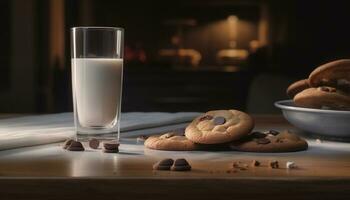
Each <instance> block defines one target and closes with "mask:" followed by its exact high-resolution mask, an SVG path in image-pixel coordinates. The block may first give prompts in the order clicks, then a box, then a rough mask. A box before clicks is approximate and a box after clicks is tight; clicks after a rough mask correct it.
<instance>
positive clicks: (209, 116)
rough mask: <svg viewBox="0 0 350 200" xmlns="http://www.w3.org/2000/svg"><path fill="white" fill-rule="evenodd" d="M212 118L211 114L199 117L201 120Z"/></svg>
mask: <svg viewBox="0 0 350 200" xmlns="http://www.w3.org/2000/svg"><path fill="white" fill-rule="evenodd" d="M211 119H213V116H211V115H205V116H203V117H201V118H199V121H204V120H211Z"/></svg>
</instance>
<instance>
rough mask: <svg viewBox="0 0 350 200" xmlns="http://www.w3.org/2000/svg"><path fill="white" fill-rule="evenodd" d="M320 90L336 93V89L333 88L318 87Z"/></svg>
mask: <svg viewBox="0 0 350 200" xmlns="http://www.w3.org/2000/svg"><path fill="white" fill-rule="evenodd" d="M320 89H321V90H322V91H324V92H336V91H337V89H335V88H333V87H325V86H322V87H320Z"/></svg>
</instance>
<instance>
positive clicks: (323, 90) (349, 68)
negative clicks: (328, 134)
mask: <svg viewBox="0 0 350 200" xmlns="http://www.w3.org/2000/svg"><path fill="white" fill-rule="evenodd" d="M287 95H288V96H289V97H291V98H293V101H294V104H295V105H297V106H300V107H306V108H317V109H331V110H350V59H342V60H336V61H333V62H330V63H326V64H324V65H321V66H319V67H317V68H316V69H315V70H314V71H312V72H311V74H310V75H309V78H308V79H304V80H300V81H297V82H295V83H293V84H291V85H290V86H289V87H288V89H287Z"/></svg>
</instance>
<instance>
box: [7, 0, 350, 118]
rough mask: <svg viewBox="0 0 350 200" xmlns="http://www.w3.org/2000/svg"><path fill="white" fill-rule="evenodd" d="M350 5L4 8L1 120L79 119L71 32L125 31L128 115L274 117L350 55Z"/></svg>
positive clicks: (52, 0) (248, 2)
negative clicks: (231, 112)
mask: <svg viewBox="0 0 350 200" xmlns="http://www.w3.org/2000/svg"><path fill="white" fill-rule="evenodd" d="M349 6H350V3H349V1H346V0H343V1H342V0H324V1H305V0H304V1H303V0H284V1H278V0H276V1H273V0H260V1H259V0H176V1H173V0H167V1H151V0H149V1H136V0H127V1H118V0H114V1H112V0H26V1H24V0H2V1H0V22H1V31H0V40H1V42H0V44H1V46H0V112H2V113H51V112H65V111H72V95H71V77H70V73H71V71H70V70H71V67H70V32H69V31H70V28H71V27H74V26H118V27H124V28H125V58H124V61H125V65H124V70H125V78H124V91H123V92H124V94H123V96H124V97H123V111H170V112H174V111H206V110H210V109H225V108H236V109H241V110H245V111H248V112H251V113H276V112H278V110H276V109H274V107H273V102H274V101H276V100H281V99H285V98H286V96H285V89H286V87H287V86H288V84H290V83H291V82H293V81H295V80H298V79H301V78H305V77H307V75H308V73H309V72H310V71H311V70H312V69H313V68H315V67H316V66H318V65H320V64H322V63H324V62H327V61H331V60H335V59H338V58H347V57H349V53H350V29H349V28H348V22H349V21H350V12H349Z"/></svg>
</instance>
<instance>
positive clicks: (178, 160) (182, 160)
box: [174, 158, 189, 166]
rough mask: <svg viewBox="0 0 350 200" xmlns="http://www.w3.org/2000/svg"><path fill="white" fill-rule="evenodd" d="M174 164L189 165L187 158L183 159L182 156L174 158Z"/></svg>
mask: <svg viewBox="0 0 350 200" xmlns="http://www.w3.org/2000/svg"><path fill="white" fill-rule="evenodd" d="M174 165H175V166H185V165H189V164H188V162H187V160H186V159H184V158H179V159H176V160H175V162H174Z"/></svg>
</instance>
